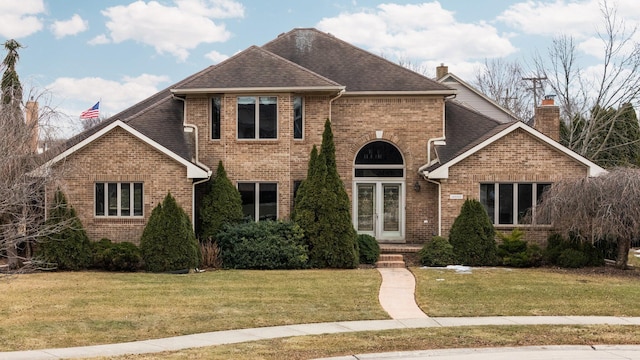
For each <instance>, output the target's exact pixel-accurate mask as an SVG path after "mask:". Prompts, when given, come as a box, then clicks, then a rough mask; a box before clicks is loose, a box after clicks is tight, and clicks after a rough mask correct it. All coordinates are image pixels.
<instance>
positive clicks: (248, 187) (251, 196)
mask: <svg viewBox="0 0 640 360" xmlns="http://www.w3.org/2000/svg"><path fill="white" fill-rule="evenodd" d="M255 186H256V185H255V184H254V183H239V184H238V191H239V192H240V197H241V198H242V212H243V214H244V216H245V217H250V218H252V219H255V218H256V189H255Z"/></svg>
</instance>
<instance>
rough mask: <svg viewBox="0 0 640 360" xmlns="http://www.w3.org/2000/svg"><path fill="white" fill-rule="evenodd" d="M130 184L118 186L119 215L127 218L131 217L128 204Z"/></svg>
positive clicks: (129, 200)
mask: <svg viewBox="0 0 640 360" xmlns="http://www.w3.org/2000/svg"><path fill="white" fill-rule="evenodd" d="M130 187H131V184H129V183H125V184H120V215H122V216H129V215H131V207H130V206H129V203H130V202H131V191H130Z"/></svg>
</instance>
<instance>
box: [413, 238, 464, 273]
mask: <svg viewBox="0 0 640 360" xmlns="http://www.w3.org/2000/svg"><path fill="white" fill-rule="evenodd" d="M418 257H419V259H420V264H422V266H447V265H451V264H453V263H454V262H455V256H454V254H453V246H451V244H450V243H449V240H447V239H446V238H444V237H442V236H434V237H433V238H431V241H429V242H427V243H425V244H424V245H423V246H422V249H420V251H419V252H418Z"/></svg>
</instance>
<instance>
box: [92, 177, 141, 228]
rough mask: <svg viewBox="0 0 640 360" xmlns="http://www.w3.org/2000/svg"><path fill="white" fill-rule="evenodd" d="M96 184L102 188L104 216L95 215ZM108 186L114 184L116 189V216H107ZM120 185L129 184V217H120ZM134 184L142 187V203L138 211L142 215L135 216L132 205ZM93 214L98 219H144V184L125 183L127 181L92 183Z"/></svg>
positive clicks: (138, 182) (135, 182)
mask: <svg viewBox="0 0 640 360" xmlns="http://www.w3.org/2000/svg"><path fill="white" fill-rule="evenodd" d="M98 184H102V185H103V187H104V195H103V199H102V201H103V203H104V214H102V215H99V214H98V213H97V209H96V204H97V202H98V198H97V185H98ZM109 184H116V186H117V187H116V189H117V193H116V199H117V213H116V215H109ZM122 184H129V213H130V215H122V203H121V198H122ZM135 184H140V185H141V187H142V189H141V190H142V193H141V195H142V199H141V200H142V201H141V202H142V203H141V204H140V211H141V213H142V215H135V205H134V193H135V191H134V189H135ZM93 197H94V198H93V214H94V216H95V217H98V218H119V217H120V218H126V219H130V218H144V183H143V182H140V181H133V182H127V181H104V182H103V181H97V182H95V183H94V185H93Z"/></svg>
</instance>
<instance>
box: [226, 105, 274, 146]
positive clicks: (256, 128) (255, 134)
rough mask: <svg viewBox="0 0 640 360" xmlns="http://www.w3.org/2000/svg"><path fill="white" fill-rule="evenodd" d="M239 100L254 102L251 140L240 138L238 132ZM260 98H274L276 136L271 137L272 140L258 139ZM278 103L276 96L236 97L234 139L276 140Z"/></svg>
mask: <svg viewBox="0 0 640 360" xmlns="http://www.w3.org/2000/svg"><path fill="white" fill-rule="evenodd" d="M240 98H253V99H254V100H255V114H254V120H253V121H254V134H253V137H252V138H244V137H242V138H241V137H240V131H239V126H240V112H239V111H238V101H239V100H240ZM260 98H275V99H276V120H275V131H276V136H275V137H272V138H262V137H260ZM278 103H279V99H278V96H276V95H260V96H238V97H236V138H237V140H249V141H252V140H262V141H273V140H278V135H279V134H278V130H279V129H278V128H279V126H278V125H279V124H278V122H279V117H278V109H279V107H278Z"/></svg>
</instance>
